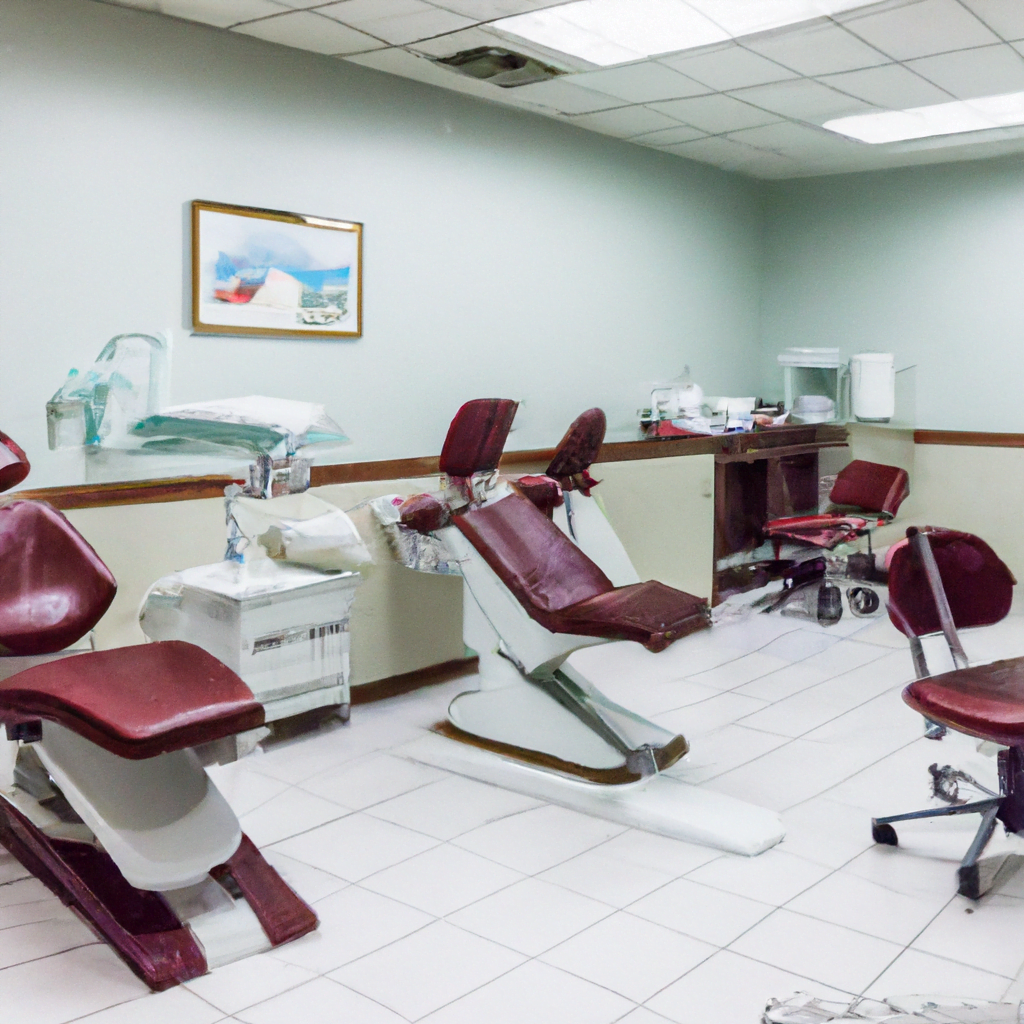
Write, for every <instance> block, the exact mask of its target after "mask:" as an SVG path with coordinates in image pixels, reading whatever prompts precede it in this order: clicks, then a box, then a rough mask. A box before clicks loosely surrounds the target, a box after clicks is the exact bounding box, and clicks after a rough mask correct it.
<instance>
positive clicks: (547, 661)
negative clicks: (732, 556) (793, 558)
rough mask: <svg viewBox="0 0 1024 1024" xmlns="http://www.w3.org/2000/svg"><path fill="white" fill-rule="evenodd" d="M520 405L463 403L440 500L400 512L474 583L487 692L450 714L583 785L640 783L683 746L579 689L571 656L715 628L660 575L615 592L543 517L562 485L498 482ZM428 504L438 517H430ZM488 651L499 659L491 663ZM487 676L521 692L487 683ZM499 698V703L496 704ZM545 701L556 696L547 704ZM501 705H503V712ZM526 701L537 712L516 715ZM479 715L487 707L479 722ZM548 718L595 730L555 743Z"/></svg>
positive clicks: (476, 640) (472, 615)
mask: <svg viewBox="0 0 1024 1024" xmlns="http://www.w3.org/2000/svg"><path fill="white" fill-rule="evenodd" d="M515 410H516V403H515V402H512V401H509V400H506V399H478V400H476V401H473V402H467V403H466V404H465V405H463V406H462V408H461V409H460V410H459V411H458V413H457V414H456V416H455V419H454V420H452V423H451V426H450V427H449V430H448V436H447V438H446V440H445V444H444V448H443V451H442V454H441V459H440V463H441V469H442V471H443V472H444V474H445V477H446V482H447V484H448V489H447V491H446V492H445V495H442V496H441V497H439V498H438V497H432V496H427V495H421V496H416V497H414V498H411V499H409V500H408V501H407V502H406V504H405V505H403V507H402V522H403V523H404V525H406V526H407V527H412V528H416V529H420V530H425V531H431V530H433V531H436V534H437V536H438V537H439V538H440V539H441V540H442V541H443V542H444V544H445V545H446V547H447V548H448V549H449V551H450V552H451V555H452V560H453V561H457V562H458V564H459V565H460V567H461V569H462V573H463V576H464V578H465V582H466V586H467V588H468V592H467V595H466V596H467V601H466V602H465V605H466V623H467V633H466V642H467V643H468V644H470V645H471V646H472V647H474V648H475V649H477V650H478V651H480V653H481V676H482V677H483V679H484V683H483V684H482V688H481V690H480V691H474V692H471V693H466V694H462V695H461V696H459V697H457V698H456V699H455V700H454V701H453V702H452V705H451V708H450V714H449V718H450V720H451V723H452V724H453V725H454V726H456V727H457V728H458V729H459V730H461V731H462V732H463V733H468V734H472V735H473V736H474V737H476V740H477V742H484V741H492V742H493V743H494V744H498V745H500V749H501V750H502V751H503V752H506V753H508V752H509V751H511V750H513V749H515V750H518V751H520V752H521V753H522V756H524V757H528V758H531V757H532V758H533V759H534V760H536V758H537V757H541V758H547V759H548V762H552V760H553V759H555V760H557V762H558V764H559V767H560V770H563V771H566V772H576V773H581V774H583V775H584V776H585V777H601V778H608V779H612V778H614V779H616V780H618V781H635V780H637V779H639V778H642V777H644V776H646V775H649V774H651V773H654V772H657V771H660V770H661V769H663V768H666V767H668V766H669V764H671V763H672V762H674V761H675V760H677V759H678V758H679V757H680V756H682V754H684V753H685V752H686V749H687V747H686V742H685V740H683V738H682V737H680V736H675V735H674V734H671V733H668V732H667V731H666V730H664V729H661V728H660V727H658V726H656V725H654V724H653V723H651V722H646V721H645V720H644V719H641V718H640V717H639V716H635V715H633V714H632V712H628V711H626V709H624V708H618V707H617V706H613V705H611V703H610V702H608V701H607V699H606V698H604V697H603V695H601V694H600V693H599V692H598V691H597V690H595V689H593V688H592V687H590V686H589V684H587V683H586V681H585V680H583V681H582V683H583V685H582V687H581V680H580V679H579V678H578V677H577V676H574V674H573V671H572V668H571V666H569V665H568V662H567V659H568V657H569V655H570V654H571V653H572V652H573V651H574V650H576V649H578V648H580V647H584V646H591V645H593V644H594V643H597V642H600V641H608V640H634V641H637V642H639V643H641V644H643V645H644V646H645V647H646V648H647V649H648V650H650V651H661V650H664V649H665V648H666V647H667V646H668V645H669V644H671V643H673V642H674V641H676V640H678V639H680V638H682V637H684V636H686V635H688V634H689V633H692V632H694V631H695V630H699V629H704V628H706V627H707V626H708V624H709V619H708V612H707V603H706V602H705V601H703V600H701V599H700V598H697V597H693V596H692V595H690V594H685V593H683V592H682V591H678V590H673V589H672V588H671V587H667V586H665V585H664V584H661V583H658V582H656V581H648V582H645V583H639V582H638V583H634V584H632V585H629V586H619V587H616V586H615V584H614V583H613V582H612V581H611V580H610V579H609V578H608V576H607V575H606V574H605V573H604V572H603V571H602V570H601V569H600V567H599V566H598V565H597V564H596V563H595V562H594V561H593V560H592V559H591V558H589V557H588V555H587V554H586V553H585V552H584V551H583V550H581V548H579V547H577V545H576V544H574V543H573V541H572V540H571V539H570V538H569V537H568V536H567V535H566V534H565V533H563V532H562V531H561V530H560V529H559V528H558V527H557V526H556V525H555V524H554V523H553V522H552V520H551V519H550V518H549V517H548V515H547V514H545V513H546V512H547V511H550V502H549V501H548V500H547V496H548V495H549V494H550V491H551V487H552V486H553V487H555V488H556V489H559V491H560V488H559V487H558V484H557V482H556V481H555V480H554V479H553V478H548V477H534V478H526V485H525V486H524V485H523V483H522V481H520V482H519V483H518V488H520V489H521V491H522V492H523V493H517V489H516V488H515V487H513V486H510V485H509V483H508V482H507V481H505V480H503V479H501V478H500V477H498V475H497V472H496V470H497V465H498V460H499V458H500V455H501V450H502V447H503V446H504V443H505V438H506V437H507V435H508V431H509V429H510V427H511V424H512V418H513V416H514V415H515ZM601 419H602V420H603V414H602V416H601ZM601 433H602V434H603V430H602V431H601ZM588 464H589V462H588ZM566 465H567V467H568V468H569V470H570V471H571V472H570V473H569V474H568V475H576V473H577V470H576V467H575V464H570V463H566ZM584 469H585V467H584ZM582 472H583V470H582V469H580V470H579V473H582ZM531 485H533V486H531ZM531 490H533V491H534V492H536V491H540V492H542V494H543V498H544V500H541V501H538V502H537V504H535V503H534V501H532V500H530V499H529V498H527V497H525V496H524V493H530V492H531ZM538 504H539V505H540V506H541V508H538V507H537V505H538ZM545 506H546V507H545ZM428 507H429V509H431V510H432V513H433V514H432V515H427V514H426V513H427V510H428ZM542 508H543V509H544V511H542V510H541V509H542ZM478 609H479V611H478ZM481 612H482V615H481V614H480V613H481ZM477 626H479V627H480V628H479V630H477V632H475V633H474V630H475V629H476V627H477ZM471 634H473V635H472V637H471ZM492 651H493V652H500V656H496V657H494V658H491V657H490V656H489V654H490V652H492ZM489 680H491V681H494V682H495V683H496V684H497V683H498V682H501V683H502V684H512V683H515V684H517V685H495V686H493V687H490V686H489V685H488V681H489ZM498 692H501V693H502V694H504V696H503V697H502V698H499V697H497V696H496V694H497V693H498ZM541 694H547V695H548V697H549V698H550V699H543V698H541V699H540V703H539V704H538V703H537V700H538V697H539V696H540V695H541ZM503 701H504V702H505V703H507V704H508V707H507V708H505V711H500V710H497V709H498V706H499V704H501V703H502V702H503ZM523 701H526V702H529V704H530V706H531V708H534V709H536V710H534V711H531V712H530V714H526V713H525V712H524V713H523V714H519V713H518V712H517V711H513V706H515V707H516V708H519V705H520V704H521V703H522V702H523ZM549 705H550V708H549V707H548V706H549ZM611 707H615V708H616V710H615V711H614V712H612V711H610V710H608V709H609V708H611ZM485 708H486V711H484V709H485ZM477 709H480V710H481V711H484V713H482V714H481V715H477V714H476V713H475V711H476V710H477ZM547 710H550V713H551V714H552V715H555V714H557V713H558V712H559V711H560V710H561V711H564V710H568V711H569V712H571V714H572V715H573V716H575V718H576V721H575V722H574V723H568V724H567V726H566V735H567V736H568V735H569V734H570V733H573V732H579V731H580V730H579V728H578V727H579V726H582V727H583V732H585V733H586V734H587V735H586V736H585V737H583V739H582V741H581V742H580V743H578V744H577V743H573V742H565V743H560V742H557V741H556V742H555V743H554V744H553V746H552V743H551V738H550V728H549V726H550V723H544V722H542V721H540V719H541V718H542V717H543V716H544V714H545V713H546V712H547ZM606 711H607V712H608V713H606ZM622 715H625V716H627V717H628V718H629V720H630V725H629V728H628V729H626V728H624V727H623V726H622V722H620V721H618V719H617V717H616V716H619V717H621V716H622ZM613 719H615V720H614V721H613ZM519 726H521V727H522V728H521V730H520V729H519ZM520 733H521V734H520ZM595 733H596V736H597V737H600V739H601V741H602V744H603V745H602V746H601V749H600V750H599V751H598V753H597V755H596V757H597V761H596V763H592V762H593V756H594V752H593V751H590V753H588V752H587V750H588V749H589V748H590V747H592V746H593V745H594V743H593V741H594V739H595V738H596V737H595V735H594V734H595ZM608 747H610V748H611V749H610V750H609V749H607V748H608ZM573 751H575V755H576V756H574V755H573V754H572V753H571V752H573ZM588 759H589V760H588ZM605 769H607V770H605Z"/></svg>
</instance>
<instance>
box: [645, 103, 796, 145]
mask: <svg viewBox="0 0 1024 1024" xmlns="http://www.w3.org/2000/svg"><path fill="white" fill-rule="evenodd" d="M651 106H652V107H653V108H654V109H655V110H660V111H661V112H662V113H663V114H668V116H669V117H674V118H676V120H678V121H682V122H683V123H685V124H689V125H693V127H694V128H701V129H703V130H704V131H706V132H708V133H709V134H711V135H716V134H719V133H721V132H731V131H735V130H736V129H737V128H753V127H754V125H758V124H769V123H770V122H771V121H774V120H777V118H775V117H773V116H772V115H771V114H766V113H765V112H764V111H763V110H758V109H757V108H755V107H751V106H749V105H748V104H746V103H741V102H740V101H739V100H736V99H733V98H732V97H731V96H723V95H722V94H721V93H715V94H713V95H711V96H694V97H693V98H692V99H686V100H669V101H667V102H666V103H652V104H651Z"/></svg>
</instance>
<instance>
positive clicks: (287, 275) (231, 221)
mask: <svg viewBox="0 0 1024 1024" xmlns="http://www.w3.org/2000/svg"><path fill="white" fill-rule="evenodd" d="M192 329H193V331H194V332H195V333H197V334H231V335H238V334H241V335H247V336H264V337H277V338H359V337H362V333H363V225H362V224H359V223H356V222H353V221H343V220H337V219H335V218H331V217H316V216H312V215H309V214H302V213H287V212H285V211H283V210H264V209H260V208H258V207H252V206H232V205H230V204H227V203H214V202H209V201H207V200H203V199H197V200H194V201H193V203H192Z"/></svg>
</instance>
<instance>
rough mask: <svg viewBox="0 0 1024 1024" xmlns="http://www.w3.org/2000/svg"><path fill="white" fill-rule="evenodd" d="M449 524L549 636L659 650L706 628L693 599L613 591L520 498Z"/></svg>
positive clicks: (656, 590) (648, 588) (643, 590)
mask: <svg viewBox="0 0 1024 1024" xmlns="http://www.w3.org/2000/svg"><path fill="white" fill-rule="evenodd" d="M454 522H455V525H456V526H457V527H458V529H459V530H460V531H461V532H462V533H463V534H464V535H465V537H466V539H467V540H468V541H469V542H470V543H471V544H472V545H473V547H474V548H476V550H477V551H478V552H479V553H480V555H481V557H482V558H483V559H484V561H485V562H486V563H487V564H488V565H489V566H490V567H491V569H493V570H494V572H495V574H496V575H497V576H498V578H499V579H500V580H501V581H502V583H504V584H505V586H506V587H508V589H509V590H510V591H511V592H512V593H513V595H515V598H516V600H518V601H519V603H520V604H521V605H522V606H523V608H524V609H525V610H526V612H527V614H528V615H529V616H530V618H532V619H533V620H534V621H535V622H539V623H540V624H541V625H542V626H543V627H544V628H545V629H549V630H550V631H551V632H552V633H572V634H577V635H580V636H598V637H603V638H606V639H609V640H637V641H639V642H640V643H642V644H644V645H645V646H646V647H648V648H649V649H650V650H653V651H659V650H662V649H663V648H664V647H667V646H668V645H669V644H670V643H671V642H672V641H673V640H676V639H678V638H679V637H680V636H685V635H686V634H687V633H692V632H693V631H694V630H696V629H700V628H702V627H704V626H706V625H707V618H706V614H705V604H704V602H703V601H702V600H701V599H700V598H697V597H693V596H692V595H691V594H686V593H683V592H682V591H681V590H673V589H672V588H671V587H666V586H664V585H663V584H661V583H655V582H648V583H636V584H634V585H632V586H629V587H618V588H616V587H615V586H614V585H613V584H612V582H611V580H609V579H608V577H607V576H605V574H604V573H603V572H602V571H601V570H600V569H599V568H598V566H597V565H595V564H594V562H592V561H591V560H590V559H589V558H588V557H587V556H586V555H585V554H584V553H583V552H582V551H581V550H580V549H579V548H578V547H576V545H575V544H573V542H572V541H571V540H569V538H568V537H566V535H565V534H564V533H562V531H561V530H559V529H558V527H557V526H555V524H554V523H553V522H552V521H551V520H550V519H548V518H547V516H545V515H544V513H543V512H540V511H539V510H538V509H537V508H536V507H534V505H533V504H532V503H531V502H530V501H528V500H527V499H526V498H523V497H521V496H520V495H518V494H511V495H509V496H508V497H505V498H501V499H499V500H498V501H494V502H491V503H490V504H487V505H483V506H481V507H479V508H475V509H472V510H471V511H469V512H466V513H465V514H463V515H461V516H457V517H456V518H455V520H454Z"/></svg>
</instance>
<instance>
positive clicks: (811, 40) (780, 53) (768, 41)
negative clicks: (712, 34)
mask: <svg viewBox="0 0 1024 1024" xmlns="http://www.w3.org/2000/svg"><path fill="white" fill-rule="evenodd" d="M743 45H744V46H745V47H747V49H749V50H753V51H754V52H755V53H759V54H761V56H762V57H767V58H769V60H773V61H776V62H777V63H779V64H782V65H784V66H785V67H787V68H792V69H793V70H794V71H797V72H799V73H800V74H801V75H827V74H830V73H832V72H838V71H856V70H858V69H859V68H870V67H875V66H876V65H878V64H888V63H889V58H888V57H886V56H885V55H884V54H882V53H879V52H878V50H876V49H875V48H874V47H873V46H868V44H867V43H865V42H863V41H862V40H860V39H858V38H857V37H856V36H854V35H851V34H850V33H849V32H847V31H846V30H845V29H844V28H842V26H840V25H837V24H835V22H832V21H818V22H814V23H812V24H810V25H800V26H796V27H793V28H789V29H785V30H781V31H778V32H772V33H771V34H765V35H761V36H756V37H754V38H752V39H745V40H744V41H743Z"/></svg>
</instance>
